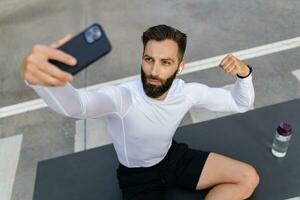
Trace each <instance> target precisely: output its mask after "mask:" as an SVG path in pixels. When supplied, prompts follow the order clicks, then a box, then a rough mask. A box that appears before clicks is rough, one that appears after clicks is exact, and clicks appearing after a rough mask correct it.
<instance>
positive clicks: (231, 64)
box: [219, 54, 250, 77]
mask: <svg viewBox="0 0 300 200" xmlns="http://www.w3.org/2000/svg"><path fill="white" fill-rule="evenodd" d="M219 66H220V67H221V68H222V69H223V70H224V71H225V72H226V73H228V74H231V75H234V76H236V75H239V76H242V77H245V76H247V75H248V74H249V73H250V70H249V68H248V66H247V65H246V64H245V63H243V62H242V61H241V60H239V59H238V58H237V57H235V56H234V55H232V54H229V55H227V56H226V57H225V58H223V60H222V61H221V63H220V64H219Z"/></svg>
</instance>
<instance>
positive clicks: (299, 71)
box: [292, 69, 300, 82]
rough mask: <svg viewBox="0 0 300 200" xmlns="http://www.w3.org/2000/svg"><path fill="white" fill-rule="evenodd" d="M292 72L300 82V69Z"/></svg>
mask: <svg viewBox="0 0 300 200" xmlns="http://www.w3.org/2000/svg"><path fill="white" fill-rule="evenodd" d="M292 74H293V75H294V76H295V77H296V78H297V79H298V81H299V82H300V69H297V70H295V71H292Z"/></svg>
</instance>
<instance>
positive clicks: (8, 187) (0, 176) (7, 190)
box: [0, 135, 23, 200]
mask: <svg viewBox="0 0 300 200" xmlns="http://www.w3.org/2000/svg"><path fill="white" fill-rule="evenodd" d="M22 139H23V135H16V136H12V137H7V138H3V139H0V199H7V200H9V199H11V194H12V190H13V184H14V180H15V175H16V170H17V166H18V162H19V156H20V150H21V145H22Z"/></svg>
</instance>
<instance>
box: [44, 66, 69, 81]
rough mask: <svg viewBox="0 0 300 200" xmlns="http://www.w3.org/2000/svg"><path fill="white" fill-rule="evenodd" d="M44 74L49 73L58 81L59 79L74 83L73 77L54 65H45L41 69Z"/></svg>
mask: <svg viewBox="0 0 300 200" xmlns="http://www.w3.org/2000/svg"><path fill="white" fill-rule="evenodd" d="M40 70H41V71H43V72H44V73H47V74H49V75H51V76H53V77H55V78H56V79H59V80H61V81H72V80H73V76H72V75H71V74H69V73H67V72H65V71H63V70H61V69H59V68H57V67H56V66H55V65H52V64H50V63H48V62H44V63H43V68H41V69H40Z"/></svg>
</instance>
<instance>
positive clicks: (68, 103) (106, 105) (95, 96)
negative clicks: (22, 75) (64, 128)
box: [25, 81, 122, 119]
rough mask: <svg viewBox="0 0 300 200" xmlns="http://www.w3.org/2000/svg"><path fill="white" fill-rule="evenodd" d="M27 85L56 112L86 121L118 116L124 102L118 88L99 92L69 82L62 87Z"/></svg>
mask: <svg viewBox="0 0 300 200" xmlns="http://www.w3.org/2000/svg"><path fill="white" fill-rule="evenodd" d="M25 83H26V84H27V85H28V86H29V87H31V88H32V89H33V90H34V91H35V92H36V93H37V94H38V95H39V96H40V97H41V98H42V99H43V100H44V101H45V103H46V104H47V105H48V106H49V107H50V108H51V109H53V110H54V111H56V112H58V113H60V114H63V115H65V116H68V117H73V118H78V119H86V118H98V117H102V116H104V115H109V114H113V113H116V114H118V112H119V108H120V106H122V105H120V104H121V103H122V102H121V101H122V99H121V98H122V97H121V95H120V94H121V93H120V92H119V91H118V88H117V87H116V86H106V87H103V88H101V89H99V90H97V91H86V90H83V89H77V88H74V87H73V86H72V85H71V84H70V83H69V82H68V83H67V84H66V85H65V86H61V87H45V86H39V85H32V84H29V83H28V82H27V81H25Z"/></svg>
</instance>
